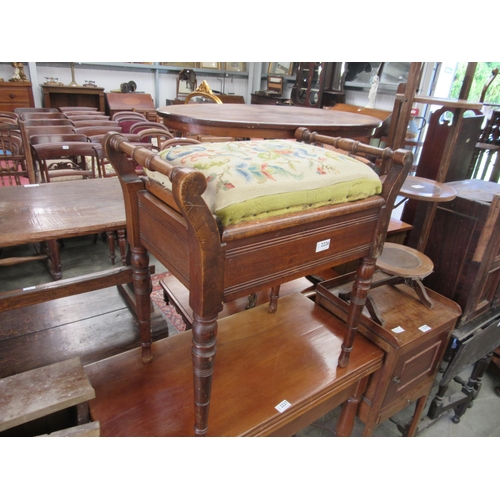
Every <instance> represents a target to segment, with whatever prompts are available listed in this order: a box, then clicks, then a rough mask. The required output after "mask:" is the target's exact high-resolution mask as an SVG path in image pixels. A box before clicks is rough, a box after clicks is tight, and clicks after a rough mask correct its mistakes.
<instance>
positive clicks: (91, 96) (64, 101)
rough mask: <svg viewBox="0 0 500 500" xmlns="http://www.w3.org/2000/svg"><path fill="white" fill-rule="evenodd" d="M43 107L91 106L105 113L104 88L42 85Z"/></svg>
mask: <svg viewBox="0 0 500 500" xmlns="http://www.w3.org/2000/svg"><path fill="white" fill-rule="evenodd" d="M41 87H42V92H43V105H44V107H46V108H59V107H61V106H91V107H95V108H97V109H98V110H99V111H105V105H104V87H84V86H82V85H79V86H78V87H70V86H69V85H41Z"/></svg>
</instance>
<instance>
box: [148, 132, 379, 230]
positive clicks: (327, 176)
mask: <svg viewBox="0 0 500 500" xmlns="http://www.w3.org/2000/svg"><path fill="white" fill-rule="evenodd" d="M160 157H161V158H162V159H164V160H166V161H167V162H169V163H170V164H171V165H173V166H174V167H177V166H178V167H191V168H195V169H198V170H200V171H202V172H203V173H204V175H205V176H206V178H207V181H208V187H207V190H206V191H205V193H204V195H203V197H204V199H205V201H206V203H207V205H208V206H209V208H210V210H211V211H212V213H214V214H215V215H217V217H218V218H219V219H220V221H221V223H222V225H223V226H229V225H234V224H237V223H239V222H246V221H253V220H261V219H264V218H268V217H272V216H276V215H284V214H289V213H293V212H297V211H301V210H306V209H309V208H318V207H322V206H326V205H333V204H337V203H343V202H347V201H356V200H361V199H364V198H368V197H369V196H372V195H375V194H380V192H381V186H382V185H381V182H380V179H379V177H378V176H377V174H375V172H374V171H373V170H372V169H371V168H370V167H369V166H368V165H366V164H365V163H363V162H361V161H358V160H356V159H354V158H351V157H349V156H347V155H345V154H340V153H337V152H334V151H331V150H329V149H325V148H321V147H318V146H313V145H310V144H304V143H298V142H294V141H287V140H268V141H258V140H257V141H235V142H221V143H203V144H191V145H186V146H179V147H172V148H169V149H166V150H164V151H161V152H160ZM146 174H147V175H148V176H149V177H150V178H152V179H155V180H157V181H158V182H160V183H161V184H163V185H164V186H166V187H168V188H169V189H170V188H171V184H170V180H169V179H168V177H167V176H165V175H163V174H160V173H158V172H154V171H151V170H147V171H146Z"/></svg>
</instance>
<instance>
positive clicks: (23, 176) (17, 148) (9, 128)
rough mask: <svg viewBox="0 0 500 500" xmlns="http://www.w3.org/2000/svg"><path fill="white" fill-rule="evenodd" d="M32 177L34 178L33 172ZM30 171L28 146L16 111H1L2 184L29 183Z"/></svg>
mask: <svg viewBox="0 0 500 500" xmlns="http://www.w3.org/2000/svg"><path fill="white" fill-rule="evenodd" d="M31 178H32V179H34V175H33V173H31ZM29 182H30V172H29V170H28V164H27V162H26V148H25V145H24V142H23V138H22V135H21V130H20V128H19V120H18V116H17V114H16V113H12V112H8V111H2V112H0V185H2V186H14V185H17V186H19V185H21V184H28V183H29Z"/></svg>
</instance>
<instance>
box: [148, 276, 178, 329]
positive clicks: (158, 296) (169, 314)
mask: <svg viewBox="0 0 500 500" xmlns="http://www.w3.org/2000/svg"><path fill="white" fill-rule="evenodd" d="M170 274H171V273H169V272H168V271H167V272H165V273H159V274H153V276H151V281H152V283H153V291H152V292H151V300H152V301H153V302H154V304H155V305H156V306H158V309H160V311H161V312H162V313H163V315H164V316H165V317H166V318H167V319H168V320H169V321H170V322H171V323H172V325H174V326H175V328H177V330H179V332H184V331H186V325H185V324H184V322H183V321H182V318H181V316H180V315H179V314H178V313H177V312H176V311H175V309H174V307H173V306H171V305H169V304H167V303H166V302H165V300H164V296H163V288H162V287H161V285H160V281H161V280H162V279H163V278H164V277H165V276H170Z"/></svg>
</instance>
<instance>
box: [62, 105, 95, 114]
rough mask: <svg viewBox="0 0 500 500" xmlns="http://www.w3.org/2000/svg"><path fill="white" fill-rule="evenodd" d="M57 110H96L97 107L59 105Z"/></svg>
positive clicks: (64, 111)
mask: <svg viewBox="0 0 500 500" xmlns="http://www.w3.org/2000/svg"><path fill="white" fill-rule="evenodd" d="M59 111H61V112H62V113H66V111H97V108H93V107H89V106H60V107H59Z"/></svg>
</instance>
